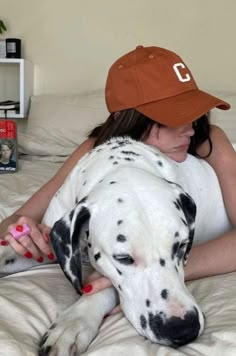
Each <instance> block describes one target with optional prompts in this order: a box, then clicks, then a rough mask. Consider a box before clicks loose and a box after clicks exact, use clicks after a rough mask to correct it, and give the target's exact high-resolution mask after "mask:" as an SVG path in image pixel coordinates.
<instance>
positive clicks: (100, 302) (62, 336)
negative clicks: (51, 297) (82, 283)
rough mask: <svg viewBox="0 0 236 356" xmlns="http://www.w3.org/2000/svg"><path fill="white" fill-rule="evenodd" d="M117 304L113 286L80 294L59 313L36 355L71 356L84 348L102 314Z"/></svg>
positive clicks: (90, 340)
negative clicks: (76, 299)
mask: <svg viewBox="0 0 236 356" xmlns="http://www.w3.org/2000/svg"><path fill="white" fill-rule="evenodd" d="M117 303H118V296H117V292H116V291H115V289H114V288H113V287H110V288H106V289H104V290H102V291H101V292H98V293H95V294H92V295H90V296H86V295H83V296H82V297H81V298H80V299H79V300H78V301H77V302H75V303H74V304H73V305H71V306H70V307H69V308H67V309H66V310H64V311H63V312H62V313H60V314H59V317H58V318H57V320H56V322H55V323H54V324H52V325H51V327H50V328H49V330H48V331H47V332H46V334H45V335H44V336H43V338H42V340H41V343H40V351H39V356H50V355H53V356H72V355H80V354H82V353H83V352H85V351H86V349H87V348H88V346H89V345H90V343H91V342H92V340H93V339H94V338H95V337H96V335H97V333H98V329H99V327H100V325H101V323H102V321H103V318H104V316H105V315H106V314H107V313H109V312H110V311H111V310H112V309H113V308H114V307H115V306H116V305H117Z"/></svg>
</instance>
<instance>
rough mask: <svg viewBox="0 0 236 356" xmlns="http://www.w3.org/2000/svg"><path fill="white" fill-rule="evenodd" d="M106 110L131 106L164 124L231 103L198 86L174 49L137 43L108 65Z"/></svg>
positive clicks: (184, 120)
mask: <svg viewBox="0 0 236 356" xmlns="http://www.w3.org/2000/svg"><path fill="white" fill-rule="evenodd" d="M105 96H106V104H107V107H108V110H109V112H116V111H121V110H125V109H131V108H134V109H136V110H137V111H139V112H141V113H142V114H144V115H146V116H148V117H149V118H150V119H152V120H154V121H157V122H159V123H161V124H164V125H166V126H172V127H176V126H180V125H185V124H188V123H190V122H192V121H194V120H197V119H198V118H200V117H201V116H202V115H204V114H205V113H207V112H208V111H210V110H211V109H213V108H215V107H216V108H219V109H222V110H227V109H229V108H230V105H229V104H228V103H226V102H225V101H223V100H221V99H218V98H216V97H215V96H212V95H210V94H208V93H206V92H204V91H202V90H200V89H198V87H197V84H196V82H195V80H194V78H193V76H192V73H191V72H190V70H189V68H188V67H187V65H186V64H185V63H184V62H183V60H182V59H181V58H180V57H179V56H178V55H177V54H175V53H174V52H171V51H169V50H167V49H165V48H160V47H143V46H138V47H136V49H135V50H133V51H131V52H129V53H127V54H125V55H124V56H122V57H121V58H119V59H118V60H117V61H116V62H115V63H114V64H113V65H112V66H111V68H110V70H109V72H108V77H107V82H106V90H105Z"/></svg>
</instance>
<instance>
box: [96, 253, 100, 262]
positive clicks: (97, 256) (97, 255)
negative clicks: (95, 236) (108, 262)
mask: <svg viewBox="0 0 236 356" xmlns="http://www.w3.org/2000/svg"><path fill="white" fill-rule="evenodd" d="M99 258H101V253H100V252H98V253H96V254H95V255H94V259H95V261H96V262H97V261H98V260H99Z"/></svg>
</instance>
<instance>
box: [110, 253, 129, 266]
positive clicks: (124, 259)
mask: <svg viewBox="0 0 236 356" xmlns="http://www.w3.org/2000/svg"><path fill="white" fill-rule="evenodd" d="M113 258H114V259H115V260H116V261H118V262H120V263H122V264H123V265H132V264H133V263H134V259H133V258H132V257H131V256H130V255H113Z"/></svg>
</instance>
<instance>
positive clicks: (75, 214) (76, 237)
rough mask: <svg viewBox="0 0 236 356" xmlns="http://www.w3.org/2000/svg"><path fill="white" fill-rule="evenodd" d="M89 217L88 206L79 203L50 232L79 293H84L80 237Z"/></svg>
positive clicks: (54, 247)
mask: <svg viewBox="0 0 236 356" xmlns="http://www.w3.org/2000/svg"><path fill="white" fill-rule="evenodd" d="M89 219H90V211H89V209H88V207H86V206H84V205H81V204H79V203H78V204H77V205H76V206H75V207H74V208H73V209H72V210H71V211H69V212H68V213H66V214H65V215H64V216H63V218H61V219H60V220H58V221H57V222H56V223H55V224H54V226H53V228H52V230H51V233H50V237H51V242H52V246H53V249H54V251H55V254H56V256H57V259H58V261H59V263H60V265H61V268H62V270H63V272H64V273H65V275H66V277H67V278H68V279H69V281H70V282H71V283H72V285H73V286H74V288H75V289H76V291H77V292H78V293H79V294H82V291H81V289H82V263H81V255H80V237H81V234H82V228H83V225H84V224H85V223H87V222H88V221H89Z"/></svg>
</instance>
